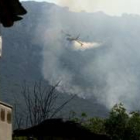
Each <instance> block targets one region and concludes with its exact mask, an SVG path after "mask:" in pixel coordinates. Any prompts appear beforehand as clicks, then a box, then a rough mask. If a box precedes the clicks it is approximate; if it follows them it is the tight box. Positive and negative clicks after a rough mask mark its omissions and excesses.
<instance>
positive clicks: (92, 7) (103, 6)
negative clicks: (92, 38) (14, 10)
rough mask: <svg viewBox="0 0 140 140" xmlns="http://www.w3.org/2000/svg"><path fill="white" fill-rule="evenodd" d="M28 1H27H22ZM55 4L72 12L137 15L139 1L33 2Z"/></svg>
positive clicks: (139, 6) (57, 0)
mask: <svg viewBox="0 0 140 140" xmlns="http://www.w3.org/2000/svg"><path fill="white" fill-rule="evenodd" d="M22 1H28V0H22ZM35 1H39V2H41V1H46V2H51V3H56V4H58V5H61V6H67V7H69V8H70V10H73V11H78V12H79V11H82V10H84V11H87V12H96V11H103V12H105V13H106V14H109V15H121V14H122V13H128V14H130V13H131V14H139V15H140V0H35Z"/></svg>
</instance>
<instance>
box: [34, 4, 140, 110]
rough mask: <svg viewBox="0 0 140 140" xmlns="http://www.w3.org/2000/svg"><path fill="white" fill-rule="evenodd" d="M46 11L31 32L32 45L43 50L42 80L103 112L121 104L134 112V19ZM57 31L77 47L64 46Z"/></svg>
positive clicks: (137, 84) (139, 74) (137, 42)
mask: <svg viewBox="0 0 140 140" xmlns="http://www.w3.org/2000/svg"><path fill="white" fill-rule="evenodd" d="M46 9H47V8H45V10H43V11H42V13H43V14H42V18H41V19H42V20H40V21H42V22H40V23H39V25H38V28H37V30H36V31H37V35H38V36H37V38H36V40H38V43H39V44H41V45H42V46H43V51H42V56H43V62H42V67H43V68H42V73H43V75H44V78H45V79H46V80H48V81H49V82H50V84H55V83H56V82H57V81H61V87H59V90H61V91H62V90H63V89H64V90H65V92H67V93H73V94H77V95H78V96H79V97H82V98H91V97H92V96H93V97H94V98H96V99H97V101H98V102H100V103H102V104H104V105H105V106H106V107H108V108H110V107H112V106H113V105H114V104H115V103H119V102H122V103H124V104H125V106H126V107H127V108H128V109H133V108H136V109H138V108H139V107H140V104H139V102H138V101H139V99H140V97H139V90H140V80H139V79H140V71H139V69H140V65H139V62H140V47H139V46H140V38H139V32H140V17H139V16H134V17H133V16H131V15H123V16H122V17H110V16H107V15H105V14H103V13H93V14H87V13H74V12H70V11H68V9H66V8H64V9H63V8H60V7H57V6H52V7H51V8H49V10H46ZM46 14H47V15H48V16H46ZM62 30H64V31H67V32H68V33H69V34H71V35H73V36H74V37H75V36H77V34H80V39H79V41H80V43H82V44H83V45H81V44H80V43H79V42H77V41H68V40H67V39H66V35H64V34H63V33H62V32H61V31H62Z"/></svg>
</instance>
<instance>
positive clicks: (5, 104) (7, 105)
mask: <svg viewBox="0 0 140 140" xmlns="http://www.w3.org/2000/svg"><path fill="white" fill-rule="evenodd" d="M0 105H3V106H6V107H8V108H11V109H12V108H13V107H12V106H11V105H9V104H7V103H4V102H2V101H0Z"/></svg>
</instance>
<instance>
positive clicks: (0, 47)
mask: <svg viewBox="0 0 140 140" xmlns="http://www.w3.org/2000/svg"><path fill="white" fill-rule="evenodd" d="M0 57H2V36H0Z"/></svg>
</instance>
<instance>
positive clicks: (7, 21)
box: [0, 0, 27, 27]
mask: <svg viewBox="0 0 140 140" xmlns="http://www.w3.org/2000/svg"><path fill="white" fill-rule="evenodd" d="M26 13H27V11H26V10H25V9H24V7H23V6H22V5H21V3H20V2H19V0H0V22H1V23H2V25H3V26H4V27H11V26H12V25H13V24H14V22H15V21H18V20H21V19H22V17H21V15H24V14H26Z"/></svg>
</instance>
